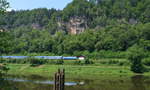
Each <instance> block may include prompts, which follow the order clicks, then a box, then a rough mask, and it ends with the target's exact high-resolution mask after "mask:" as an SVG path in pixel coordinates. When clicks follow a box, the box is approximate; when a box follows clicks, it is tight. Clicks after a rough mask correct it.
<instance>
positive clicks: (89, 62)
mask: <svg viewBox="0 0 150 90" xmlns="http://www.w3.org/2000/svg"><path fill="white" fill-rule="evenodd" d="M84 64H94V62H93V61H91V60H90V59H89V58H86V59H85V61H84Z"/></svg>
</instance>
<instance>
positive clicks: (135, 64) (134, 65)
mask: <svg viewBox="0 0 150 90" xmlns="http://www.w3.org/2000/svg"><path fill="white" fill-rule="evenodd" d="M144 57H145V55H144V51H143V49H141V48H139V47H138V46H134V47H133V48H131V49H130V54H129V56H128V59H129V60H130V62H131V71H133V72H135V73H144V72H145V71H146V68H145V67H144V66H143V64H142V59H143V58H144Z"/></svg>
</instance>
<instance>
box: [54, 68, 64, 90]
mask: <svg viewBox="0 0 150 90" xmlns="http://www.w3.org/2000/svg"><path fill="white" fill-rule="evenodd" d="M64 89H65V69H63V70H60V69H58V72H56V73H55V76H54V90H64Z"/></svg>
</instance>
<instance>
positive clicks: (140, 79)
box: [130, 75, 146, 90]
mask: <svg viewBox="0 0 150 90" xmlns="http://www.w3.org/2000/svg"><path fill="white" fill-rule="evenodd" d="M145 79H146V77H144V76H143V75H136V76H133V77H131V81H132V84H133V86H132V87H131V89H130V90H133V89H134V90H146V88H145V82H144V81H145Z"/></svg>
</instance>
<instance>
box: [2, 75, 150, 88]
mask: <svg viewBox="0 0 150 90" xmlns="http://www.w3.org/2000/svg"><path fill="white" fill-rule="evenodd" d="M0 90H53V81H52V79H49V78H44V77H40V76H39V77H36V76H31V77H17V76H13V77H12V76H7V77H5V78H4V79H1V81H0ZM65 90H150V77H148V76H141V75H138V76H132V77H125V76H120V77H111V76H109V77H108V76H107V77H106V76H102V77H101V78H97V79H67V80H66V82H65Z"/></svg>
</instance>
